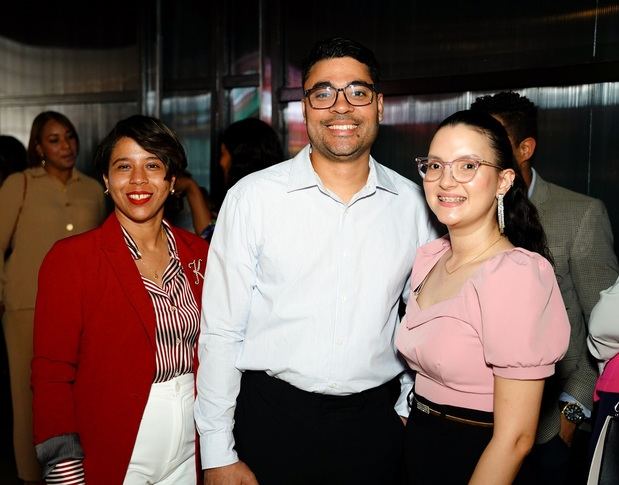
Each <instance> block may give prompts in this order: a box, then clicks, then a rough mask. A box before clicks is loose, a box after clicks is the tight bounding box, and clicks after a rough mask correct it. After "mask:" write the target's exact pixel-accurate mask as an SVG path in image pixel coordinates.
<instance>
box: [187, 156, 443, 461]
mask: <svg viewBox="0 0 619 485" xmlns="http://www.w3.org/2000/svg"><path fill="white" fill-rule="evenodd" d="M309 154H310V148H309V146H306V147H305V148H304V149H303V150H302V151H301V152H300V153H299V154H298V155H297V156H296V157H294V158H293V159H291V160H288V161H285V162H283V163H280V164H278V165H275V166H272V167H270V168H267V169H265V170H262V171H260V172H256V173H253V174H250V175H248V176H247V177H245V178H244V179H242V180H241V181H240V182H238V183H237V184H236V185H235V186H234V187H233V188H232V189H230V190H229V191H228V194H227V196H226V199H225V201H224V203H223V206H222V209H221V211H220V212H219V216H218V218H217V224H216V229H215V234H214V236H213V240H212V244H211V247H210V251H209V256H208V265H207V271H206V279H205V283H204V290H203V307H202V308H203V312H202V321H201V332H200V339H199V351H198V352H199V358H200V366H199V369H198V376H197V386H198V397H197V399H196V404H195V417H196V423H197V427H198V430H199V433H200V444H201V451H202V466H203V468H212V467H216V466H224V465H228V464H231V463H234V462H236V461H237V460H238V458H237V455H236V452H235V451H234V449H233V447H234V438H233V435H232V429H233V426H234V409H235V405H236V397H237V395H238V393H239V389H240V380H241V372H242V371H244V370H263V371H266V372H267V373H268V374H269V375H272V376H274V377H276V378H279V379H283V380H284V381H286V382H288V383H290V384H292V385H293V386H295V387H297V388H300V389H303V390H305V391H309V392H317V393H323V394H333V395H347V394H351V393H357V392H360V391H363V390H365V389H369V388H372V387H376V386H379V385H381V384H383V383H385V382H387V381H389V380H390V379H392V378H394V377H396V376H398V375H401V380H402V383H403V385H402V395H401V396H400V400H399V401H398V404H397V405H396V411H398V413H399V414H400V415H403V416H408V406H407V403H406V395H407V394H408V392H409V390H410V388H411V382H410V379H409V378H408V376H407V374H405V373H403V371H404V368H405V367H404V364H403V363H402V361H401V360H400V359H399V358H398V356H397V352H396V349H395V345H394V332H395V328H396V325H397V324H398V323H399V317H398V302H399V300H400V296H402V295H404V296H405V297H407V296H408V284H407V282H408V279H409V276H410V273H411V268H412V265H413V260H414V257H415V252H416V249H417V247H418V246H420V245H422V244H425V243H426V242H429V241H430V240H432V239H435V238H436V233H435V232H434V230H433V228H432V225H431V224H430V220H429V215H428V210H427V206H426V203H425V200H424V197H423V194H422V190H421V189H420V188H419V187H418V186H417V185H415V184H414V183H413V182H411V181H410V180H408V179H406V178H404V177H402V176H400V175H398V174H397V173H396V172H394V171H393V170H390V169H388V168H386V167H384V166H382V165H380V164H379V163H377V162H376V161H375V160H374V159H372V158H370V162H369V168H370V171H369V176H368V180H367V183H366V185H365V186H364V187H363V188H362V189H361V190H360V191H359V192H358V193H357V194H355V195H354V196H353V197H352V199H351V200H350V201H349V202H348V203H343V202H342V201H341V200H340V199H339V198H338V196H337V195H336V194H334V193H333V192H331V191H330V190H329V189H327V188H326V187H325V186H324V185H323V184H322V182H321V180H320V178H319V177H318V175H317V174H316V173H315V172H314V170H313V167H312V164H311V162H310V158H309ZM405 287H406V288H405Z"/></svg>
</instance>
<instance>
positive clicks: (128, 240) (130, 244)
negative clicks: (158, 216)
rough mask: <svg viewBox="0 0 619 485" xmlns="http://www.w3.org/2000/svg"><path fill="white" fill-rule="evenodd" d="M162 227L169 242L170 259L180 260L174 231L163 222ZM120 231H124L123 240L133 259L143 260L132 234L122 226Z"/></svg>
mask: <svg viewBox="0 0 619 485" xmlns="http://www.w3.org/2000/svg"><path fill="white" fill-rule="evenodd" d="M161 225H162V227H163V232H164V234H165V235H166V239H167V240H168V253H169V254H170V257H172V258H174V259H179V256H178V251H177V248H176V240H175V239H174V234H172V229H170V224H168V223H167V222H166V221H165V220H163V221H162V224H161ZM120 229H121V230H122V233H123V238H124V240H125V244H126V245H127V248H128V249H129V252H130V253H131V257H132V258H133V259H134V260H138V259H142V255H141V254H140V250H139V248H138V245H137V244H136V242H135V241H134V240H133V238H132V237H131V234H129V232H128V231H127V230H126V229H125V228H124V227H123V226H122V224H121V226H120Z"/></svg>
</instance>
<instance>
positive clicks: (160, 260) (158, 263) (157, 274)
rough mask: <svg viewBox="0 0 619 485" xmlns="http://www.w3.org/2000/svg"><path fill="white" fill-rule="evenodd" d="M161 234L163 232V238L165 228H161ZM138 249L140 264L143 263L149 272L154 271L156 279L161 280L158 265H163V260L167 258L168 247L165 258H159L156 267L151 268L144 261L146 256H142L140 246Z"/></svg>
mask: <svg viewBox="0 0 619 485" xmlns="http://www.w3.org/2000/svg"><path fill="white" fill-rule="evenodd" d="M160 234H161V237H162V239H163V228H162V229H161V232H160ZM136 246H137V243H136ZM138 251H139V253H140V259H138V261H139V262H140V264H141V265H142V266H143V267H144V268H145V269H147V270H148V271H149V272H152V273H153V275H154V276H155V279H156V280H159V273H158V271H157V267H158V266H161V262H162V261H163V260H164V259H165V255H167V254H168V250H167V248H166V251H165V255H164V257H163V258H162V257H159V260H158V261H157V265H156V266H155V269H150V268H149V267H148V265H147V264H146V262H145V261H144V256H142V251H140V248H139V247H138Z"/></svg>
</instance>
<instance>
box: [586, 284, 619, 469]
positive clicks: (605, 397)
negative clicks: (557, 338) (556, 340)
mask: <svg viewBox="0 0 619 485" xmlns="http://www.w3.org/2000/svg"><path fill="white" fill-rule="evenodd" d="M587 345H588V346H589V351H590V352H591V355H593V357H595V359H596V360H597V361H598V365H599V369H600V377H599V378H598V379H597V382H596V385H595V391H594V395H593V400H594V402H595V405H594V411H593V418H594V424H593V432H592V434H591V444H590V453H589V455H590V456H591V454H592V453H593V450H594V449H595V445H596V443H597V441H598V437H599V435H600V431H601V430H602V426H603V425H604V421H605V420H606V416H608V415H609V414H613V413H614V412H616V409H617V406H619V278H617V281H616V282H615V284H614V285H613V286H611V287H610V288H608V289H606V290H603V291H601V292H600V300H599V301H598V302H597V304H596V305H595V306H594V307H593V310H592V311H591V318H590V319H589V337H588V340H587ZM615 459H616V460H619V457H616V458H615Z"/></svg>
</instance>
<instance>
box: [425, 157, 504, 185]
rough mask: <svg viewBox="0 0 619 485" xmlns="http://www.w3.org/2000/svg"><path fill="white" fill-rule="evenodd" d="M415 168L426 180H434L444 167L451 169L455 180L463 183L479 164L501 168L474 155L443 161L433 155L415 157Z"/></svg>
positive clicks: (467, 180)
mask: <svg viewBox="0 0 619 485" xmlns="http://www.w3.org/2000/svg"><path fill="white" fill-rule="evenodd" d="M415 162H416V163H417V170H419V175H421V178H422V179H424V180H425V181H426V182H436V181H437V180H438V179H440V178H441V177H442V176H443V171H444V170H445V167H449V168H450V169H451V176H452V177H453V179H454V180H455V181H456V182H459V183H461V184H464V183H466V182H470V181H471V180H473V178H474V177H475V174H476V173H477V170H478V169H479V167H480V166H481V165H488V166H489V167H494V168H497V169H499V170H503V167H500V166H499V165H497V164H496V163H492V162H487V161H486V160H482V159H481V158H474V157H460V158H456V159H455V160H452V161H451V162H444V161H443V160H441V159H440V158H434V157H416V158H415Z"/></svg>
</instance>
